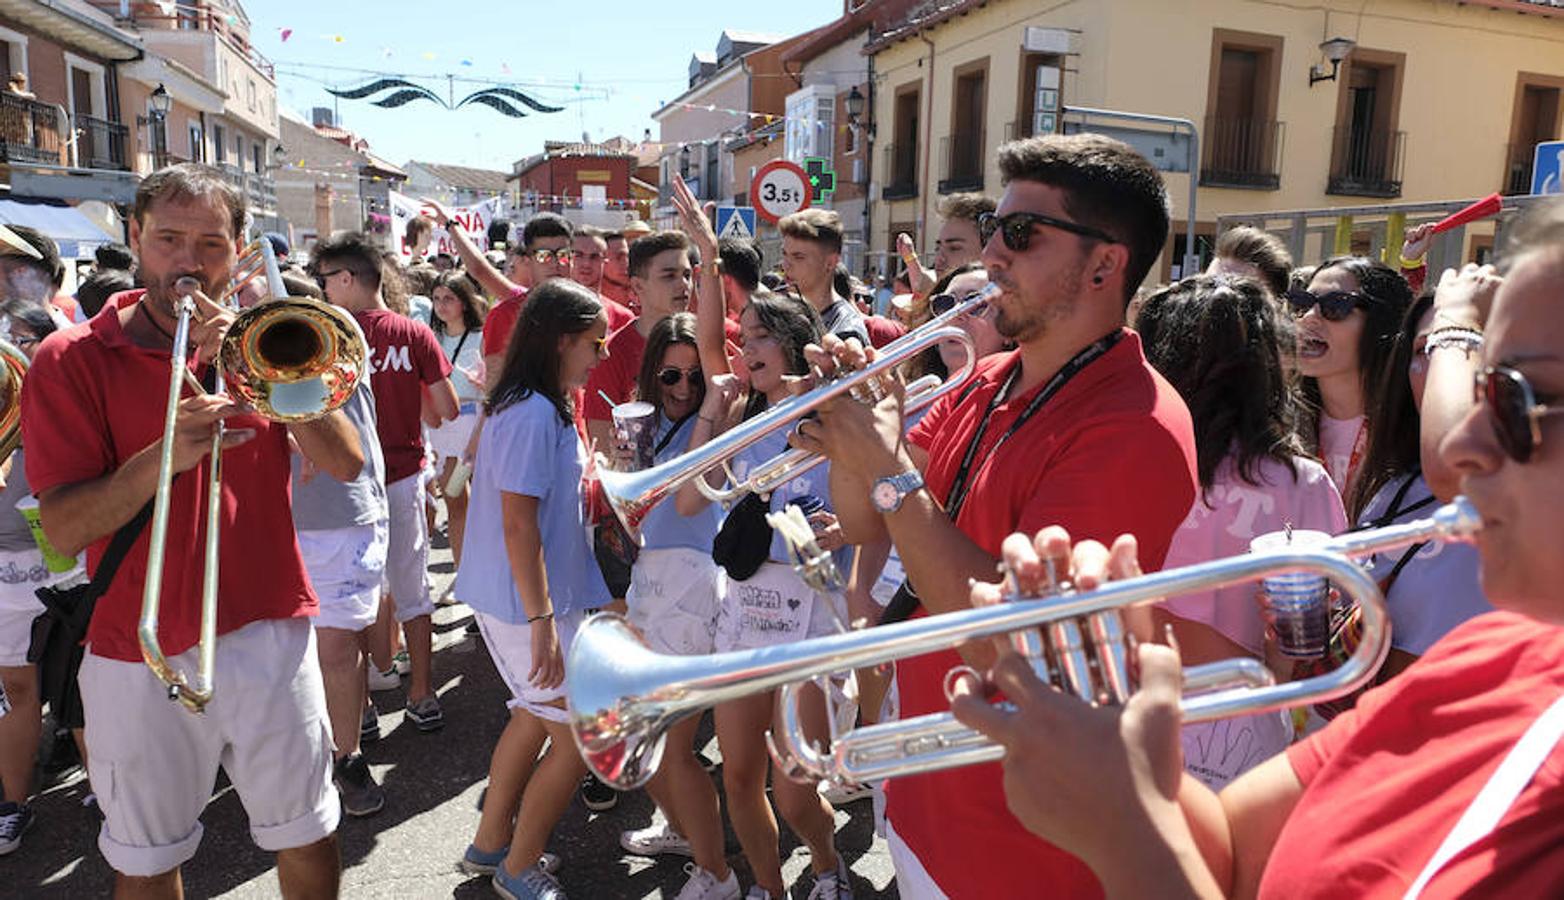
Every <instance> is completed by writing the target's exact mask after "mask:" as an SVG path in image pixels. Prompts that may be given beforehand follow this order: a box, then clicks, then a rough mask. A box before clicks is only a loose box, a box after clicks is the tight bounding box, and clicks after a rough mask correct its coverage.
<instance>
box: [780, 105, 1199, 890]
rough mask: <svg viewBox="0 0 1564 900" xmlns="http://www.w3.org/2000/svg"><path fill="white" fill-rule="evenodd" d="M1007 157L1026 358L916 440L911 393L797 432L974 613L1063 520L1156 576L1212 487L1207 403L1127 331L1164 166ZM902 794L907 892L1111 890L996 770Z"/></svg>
mask: <svg viewBox="0 0 1564 900" xmlns="http://www.w3.org/2000/svg"><path fill="white" fill-rule="evenodd" d="M999 167H1000V171H1001V173H1002V174H1003V176H1004V180H1005V183H1006V189H1005V194H1004V197H1003V198H1002V199H1001V200H1000V203H999V208H998V210H997V215H996V214H988V215H985V216H984V217H983V219H982V223H981V225H982V227H981V237H982V238H983V239H984V242H985V246H984V249H983V262H984V264H985V267H986V268H987V270H988V272H989V274H990V277H991V278H992V280H993V281H994V283H995V284H997V285H998V286H999V287H1000V288H1001V289H1002V291H1001V293H1000V294H999V295H998V296H997V297H996V298H994V299H992V300H990V301H989V303H990V304H991V305H993V306H994V307H996V308H997V316H996V318H995V327H996V328H997V329H998V331H999V332H1000V333H1001V334H1002V335H1004V336H1005V337H1007V338H1010V339H1012V340H1014V341H1015V342H1016V343H1017V344H1018V349H1017V350H1016V351H1015V352H1013V353H998V354H993V355H992V356H989V357H986V358H985V359H984V360H983V361H982V362H980V363H979V364H978V366H977V369H976V372H975V374H974V376H973V378H972V379H971V380H970V381H969V382H968V383H967V385H966V387H964V388H963V389H961V390H960V391H955V392H952V393H949V394H947V395H946V396H945V397H943V398H942V399H940V400H938V401H936V402H935V403H934V405H933V406H932V407H931V409H930V411H929V412H928V414H927V415H926V416H924V418H923V419H922V420H921V421H920V422H919V423H918V424H917V425H916V426H915V427H914V428H913V429H912V431H911V432H910V433H909V434H908V435H907V436H906V438H905V439H904V438H903V428H904V421H903V415H902V410H901V404H900V399H899V391H898V392H894V393H896V394H897V395H898V396H893V397H892V398H888V399H886V400H884V401H882V402H880V403H879V404H877V405H876V406H874V407H869V406H867V405H865V404H863V403H859V402H857V401H855V400H846V401H844V400H837V401H835V402H833V403H830V404H827V405H825V406H824V407H822V408H821V410H820V415H819V420H818V421H817V422H816V421H805V422H803V423H802V424H801V425H800V427H799V429H798V432H797V434H796V435H795V437H794V443H795V444H796V445H798V446H799V447H801V448H803V449H805V450H814V451H819V452H823V453H825V454H826V455H827V456H828V457H829V458H830V460H831V463H832V466H831V495H832V497H833V498H836V499H837V501H838V503H839V504H840V505H839V506H838V509H837V513H838V516H839V517H840V519H841V524H842V528H843V530H844V532H845V533H846V536H847V538H848V540H849V541H851V542H853V543H865V542H869V541H874V540H880V539H884V538H885V537H886V536H888V537H889V538H890V539H891V540H892V542H894V544H895V545H896V549H897V550H898V552H899V553H900V556H901V559H902V560H903V563H904V565H905V567H906V572H907V578H908V582H909V586H910V587H912V588H914V589H915V594H916V596H915V597H914V602H917V601H918V600H921V603H919V604H918V605H920V606H921V609H922V610H923V611H925V612H927V613H929V614H938V613H943V612H950V611H954V610H959V609H963V608H966V607H968V606H969V605H970V601H969V592H968V584H969V582H970V581H971V580H974V579H975V580H979V581H994V580H996V578H997V575H996V567H995V565H996V562H997V560H998V559H999V557H1000V544H1001V542H1002V541H1003V540H1004V538H1005V536H1006V535H1007V534H1009V533H1011V532H1013V531H1017V530H1021V531H1035V530H1037V528H1041V527H1042V526H1043V525H1046V524H1053V523H1068V527H1069V529H1070V531H1071V533H1072V534H1085V535H1092V536H1097V537H1100V538H1102V539H1104V540H1111V539H1112V538H1113V537H1115V536H1117V535H1118V534H1120V533H1123V532H1133V533H1135V534H1137V535H1139V536H1140V537H1141V542H1140V551H1141V553H1140V562H1141V565H1142V566H1143V567H1145V568H1147V569H1156V568H1158V567H1160V566H1161V564H1162V558H1163V555H1164V554H1165V553H1166V551H1167V547H1168V544H1169V542H1170V540H1171V538H1172V535H1173V533H1174V531H1175V530H1176V529H1177V528H1178V525H1179V523H1180V522H1181V521H1182V520H1183V518H1184V516H1185V514H1186V513H1188V511H1189V507H1190V504H1191V503H1192V502H1193V501H1194V498H1195V490H1196V483H1197V482H1196V477H1195V471H1194V462H1195V445H1194V435H1193V430H1192V427H1191V424H1190V419H1189V412H1188V410H1187V409H1186V408H1185V407H1184V403H1183V401H1182V400H1180V399H1179V397H1178V395H1177V393H1175V392H1174V391H1173V390H1172V388H1170V387H1169V386H1168V385H1167V383H1166V382H1164V381H1163V380H1162V379H1161V378H1160V377H1158V376H1157V374H1156V373H1155V372H1154V371H1153V370H1152V369H1151V368H1150V367H1149V366H1148V365H1147V363H1146V361H1145V357H1144V356H1143V355H1142V353H1141V348H1140V342H1139V339H1138V337H1136V336H1135V334H1134V333H1133V332H1129V331H1126V330H1125V329H1124V328H1123V324H1124V310H1125V306H1126V304H1127V303H1128V301H1129V299H1130V298H1131V297H1132V296H1133V295H1134V293H1135V290H1136V288H1137V287H1138V286H1139V285H1140V283H1141V280H1142V279H1143V278H1144V277H1145V275H1146V273H1147V271H1148V270H1149V269H1150V267H1151V265H1152V263H1153V262H1154V261H1155V259H1156V258H1157V256H1158V254H1159V253H1160V252H1161V250H1162V246H1163V243H1164V241H1165V239H1166V236H1167V230H1168V212H1167V203H1166V195H1165V189H1164V187H1163V184H1162V180H1161V177H1160V176H1159V175H1158V174H1157V172H1156V171H1155V170H1154V169H1153V168H1152V167H1151V165H1150V164H1149V163H1148V162H1147V161H1146V160H1145V159H1143V158H1142V157H1140V156H1139V155H1138V154H1137V153H1135V151H1133V150H1132V149H1130V148H1129V147H1128V146H1126V145H1124V144H1121V143H1119V142H1117V141H1113V140H1110V139H1107V138H1103V137H1101V136H1097V135H1077V136H1069V137H1065V136H1048V137H1040V138H1032V139H1028V140H1024V141H1017V142H1014V143H1010V144H1006V145H1004V146H1003V147H1001V148H1000V151H999ZM825 343H826V348H825V351H824V352H817V353H816V354H815V357H814V362H815V364H816V365H818V366H820V367H821V368H822V369H824V370H826V371H831V370H832V369H834V368H835V367H836V366H837V365H845V366H847V367H849V368H859V367H861V366H862V364H863V362H864V357H865V354H864V351H863V350H862V349H861V348H859V347H856V346H853V345H852V344H851V343H848V344H843V343H842V342H840V341H836V340H834V339H831V338H827V339H826V341H825ZM1104 484H1107V485H1110V486H1111V487H1110V488H1109V489H1108V490H1106V491H1104V490H1103V489H1102V488H1101V486H1102V485H1104ZM909 605H911V604H909ZM962 652H963V654H964V655H965V661H966V662H967V663H969V664H971V665H973V666H977V667H980V668H981V667H986V666H987V665H988V664H989V663H990V662H991V661H992V648H991V647H988V646H980V645H976V644H973V645H968V646H965V647H963V648H962ZM962 661H963V660H962V658H961V657H958V656H957V654H956V653H954V652H945V653H936V654H930V655H928V656H922V657H917V658H913V659H908V660H905V661H903V662H902V663H901V664H900V665H899V670H898V672H897V683H898V685H899V688H900V691H901V698H902V713H903V715H904V717H912V716H918V715H922V714H925V713H935V712H943V711H945V710H947V709H948V702H947V701H946V699H945V696H944V694H943V691H942V684H943V682H944V677H945V673H946V672H947V671H948V670H949V669H951V668H952V667H953V666H956V665H959V664H960V663H961V662H962ZM887 794H888V807H887V818H888V820H889V831H888V835H887V836H888V839H889V842H890V846H891V855H892V860H893V861H894V863H895V865H896V873H897V883H898V886H899V889H900V891H901V893H902V896H904V897H940V896H944V895H946V894H949V895H951V896H1007V895H1009V894H1011V893H1013V892H1014V891H1015V889H1016V888H1015V886H1016V885H1020V884H1035V885H1046V886H1047V890H1048V891H1049V892H1050V893H1051V894H1052V895H1054V896H1066V897H1068V896H1095V895H1097V894H1099V893H1100V892H1101V887H1100V885H1099V884H1098V882H1097V879H1096V878H1095V876H1094V875H1093V874H1092V872H1091V871H1090V870H1089V869H1088V868H1087V867H1086V866H1085V865H1083V864H1082V863H1081V862H1080V860H1078V859H1076V858H1074V857H1072V856H1070V855H1069V854H1067V853H1065V852H1063V851H1061V850H1059V849H1057V848H1055V847H1052V846H1050V845H1048V844H1045V843H1042V842H1041V841H1038V840H1034V839H1032V838H1031V836H1029V835H1027V834H1026V833H1025V832H1024V829H1023V828H1022V827H1021V825H1020V823H1018V822H1017V821H1016V820H1015V818H1014V817H1013V816H1011V815H1010V813H1008V812H1007V811H1006V809H1005V805H1004V793H1003V791H1002V789H1001V782H1000V773H999V770H998V766H994V765H988V766H980V767H973V768H965V769H956V770H950V771H945V772H940V773H935V774H925V775H917V776H909V777H901V778H895V779H893V780H892V781H891V783H890V785H889V788H888V791H887ZM978 861H981V862H978Z"/></svg>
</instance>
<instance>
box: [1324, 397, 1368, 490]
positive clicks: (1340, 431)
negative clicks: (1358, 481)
mask: <svg viewBox="0 0 1564 900" xmlns="http://www.w3.org/2000/svg"><path fill="white" fill-rule="evenodd" d="M1359 435H1362V440H1363V441H1364V442H1365V443H1366V442H1367V439H1368V435H1366V434H1363V417H1362V416H1353V417H1352V418H1350V419H1332V418H1331V417H1330V416H1327V415H1325V414H1324V413H1320V458H1321V459H1322V460H1323V461H1324V463H1325V471H1327V472H1329V473H1330V480H1331V481H1332V482H1334V483H1335V484H1336V490H1337V491H1338V492H1340V493H1341V495H1342V496H1343V497H1345V496H1346V495H1347V494H1348V492H1349V489H1350V487H1351V485H1352V476H1353V475H1354V474H1356V473H1355V472H1354V470H1355V469H1356V468H1357V467H1358V463H1360V462H1362V459H1363V450H1362V449H1360V448H1359V446H1358V442H1359V440H1360V438H1359Z"/></svg>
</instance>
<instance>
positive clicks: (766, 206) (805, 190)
mask: <svg viewBox="0 0 1564 900" xmlns="http://www.w3.org/2000/svg"><path fill="white" fill-rule="evenodd" d="M749 199H750V203H751V204H753V205H754V207H755V211H756V212H757V213H759V214H760V217H761V218H763V219H765V220H766V221H767V222H771V223H773V224H775V223H776V221H777V220H778V219H780V218H782V217H783V216H790V215H792V214H793V213H796V212H798V211H799V210H801V209H808V208H809V207H810V205H811V204H813V203H814V199H815V198H814V191H813V190H812V189H811V188H810V180H809V175H808V173H806V172H805V171H804V169H803V167H802V166H800V165H799V164H798V163H795V162H790V161H788V160H785V159H774V160H772V161H771V162H768V163H766V164H765V165H763V166H761V167H760V170H759V171H758V172H756V173H755V179H754V180H753V181H751V182H750V185H749Z"/></svg>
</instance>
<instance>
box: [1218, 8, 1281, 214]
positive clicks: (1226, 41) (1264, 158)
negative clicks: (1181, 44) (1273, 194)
mask: <svg viewBox="0 0 1564 900" xmlns="http://www.w3.org/2000/svg"><path fill="white" fill-rule="evenodd" d="M1281 59H1282V39H1281V38H1280V37H1278V36H1275V35H1269V34H1252V33H1250V32H1244V31H1228V30H1227V29H1224V28H1217V29H1213V30H1212V32H1211V74H1210V80H1209V82H1208V83H1207V87H1206V121H1205V134H1204V136H1203V138H1202V142H1201V159H1200V183H1201V184H1203V185H1210V186H1214V187H1236V188H1255V189H1260V190H1275V189H1276V188H1277V187H1279V186H1280V185H1281V145H1282V140H1281V137H1282V124H1281V123H1280V122H1277V121H1276V108H1277V107H1276V103H1277V94H1278V93H1279V91H1280V90H1281Z"/></svg>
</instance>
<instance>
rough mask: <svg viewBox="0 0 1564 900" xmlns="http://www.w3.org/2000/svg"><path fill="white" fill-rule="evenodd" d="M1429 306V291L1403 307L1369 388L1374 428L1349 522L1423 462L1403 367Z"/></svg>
mask: <svg viewBox="0 0 1564 900" xmlns="http://www.w3.org/2000/svg"><path fill="white" fill-rule="evenodd" d="M1433 305H1434V298H1433V295H1432V294H1428V295H1425V296H1423V297H1420V298H1418V299H1417V300H1416V301H1414V302H1413V303H1412V305H1411V306H1409V307H1407V311H1406V316H1405V317H1404V318H1403V319H1402V321H1401V329H1400V331H1398V332H1396V336H1395V339H1394V341H1392V343H1391V350H1390V357H1389V359H1388V360H1386V362H1385V369H1384V371H1383V372H1381V373H1380V379H1379V381H1378V382H1377V383H1376V384H1375V385H1374V388H1373V390H1372V391H1371V392H1370V395H1369V408H1370V409H1372V410H1373V411H1374V412H1373V415H1374V418H1373V423H1374V427H1373V428H1370V429H1369V433H1368V445H1367V447H1366V449H1365V450H1364V451H1363V462H1361V463H1360V464H1359V466H1358V480H1357V481H1356V482H1355V483H1354V484H1353V486H1352V493H1351V495H1350V496H1348V497H1347V514H1348V515H1349V516H1350V521H1353V522H1356V521H1357V519H1358V516H1359V515H1361V514H1362V513H1363V510H1364V509H1365V508H1366V507H1367V506H1368V504H1369V501H1370V500H1372V499H1374V495H1375V494H1376V493H1378V492H1379V489H1380V488H1382V487H1384V486H1385V485H1386V484H1387V483H1389V482H1390V481H1392V480H1393V479H1395V478H1397V477H1398V476H1401V475H1405V474H1407V473H1409V472H1412V471H1415V470H1416V469H1418V468H1419V467H1420V466H1421V464H1422V443H1421V440H1420V431H1421V426H1422V416H1421V415H1420V414H1419V412H1418V409H1417V398H1416V397H1414V396H1413V395H1412V379H1411V378H1410V377H1409V376H1408V375H1407V370H1408V369H1409V368H1410V367H1411V365H1412V354H1413V353H1415V352H1416V351H1415V350H1414V349H1413V344H1414V343H1415V342H1416V341H1417V326H1418V323H1419V322H1421V321H1422V319H1423V316H1424V315H1425V314H1426V313H1427V312H1428V311H1429V310H1430V309H1431V308H1433Z"/></svg>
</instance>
